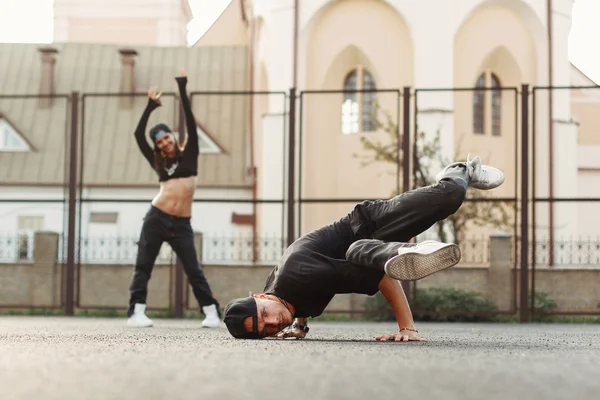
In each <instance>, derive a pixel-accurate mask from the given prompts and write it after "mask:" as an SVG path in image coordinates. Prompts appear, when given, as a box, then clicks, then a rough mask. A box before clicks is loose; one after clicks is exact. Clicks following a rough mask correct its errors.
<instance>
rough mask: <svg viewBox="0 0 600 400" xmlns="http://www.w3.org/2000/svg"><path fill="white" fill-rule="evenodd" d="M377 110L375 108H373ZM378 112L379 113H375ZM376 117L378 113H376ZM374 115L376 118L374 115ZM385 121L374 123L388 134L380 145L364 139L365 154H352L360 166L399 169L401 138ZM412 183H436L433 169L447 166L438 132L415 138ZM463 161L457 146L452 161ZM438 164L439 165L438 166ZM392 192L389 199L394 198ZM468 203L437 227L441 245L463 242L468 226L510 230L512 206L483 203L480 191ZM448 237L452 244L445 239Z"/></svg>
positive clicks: (389, 120) (471, 194)
mask: <svg viewBox="0 0 600 400" xmlns="http://www.w3.org/2000/svg"><path fill="white" fill-rule="evenodd" d="M376 108H378V107H376ZM377 111H380V112H381V110H377ZM377 114H379V113H377ZM377 114H375V115H377ZM383 115H384V116H385V120H384V121H383V122H382V121H379V120H378V121H377V129H378V130H383V131H384V132H386V133H387V135H386V139H385V140H384V141H379V140H378V139H376V138H375V137H374V136H372V135H369V136H363V137H361V138H360V141H361V143H362V145H363V147H364V149H365V150H366V151H365V153H364V154H362V155H358V154H354V157H357V158H360V159H362V164H363V166H366V165H370V164H373V163H379V162H385V163H393V164H394V165H397V164H398V167H399V168H400V167H401V166H402V155H401V153H400V154H399V149H400V146H401V143H402V134H400V135H397V129H398V127H397V125H396V123H395V122H394V121H393V119H392V118H391V116H390V114H389V113H388V112H383ZM398 136H399V137H398ZM412 154H413V182H414V185H415V186H416V187H423V186H427V185H431V184H433V183H435V174H436V173H437V171H432V169H433V167H434V165H435V166H437V165H448V164H450V163H451V160H447V159H444V157H443V156H442V154H441V145H440V132H439V131H438V132H436V135H435V137H434V138H433V139H431V140H429V141H428V140H427V137H426V135H425V133H424V132H419V133H418V134H417V140H416V142H415V143H413V150H412ZM461 156H462V157H464V155H461V152H460V143H459V146H457V151H456V152H455V159H460V157H461ZM438 163H439V164H438ZM397 194H398V193H396V192H395V191H394V192H393V193H392V194H391V195H392V196H395V195H397ZM468 198H469V199H470V200H473V201H468V202H465V203H464V204H463V206H462V207H461V208H460V209H459V210H458V211H457V212H456V213H454V214H452V215H451V216H449V217H448V218H447V219H445V220H444V221H439V222H438V223H437V224H436V231H437V234H438V236H439V239H440V240H441V241H443V242H449V241H454V242H455V243H457V244H458V243H460V242H461V241H462V240H464V239H465V234H466V229H467V227H468V224H469V223H471V224H473V225H475V226H486V225H491V226H493V227H494V228H498V229H509V228H510V226H511V224H512V218H513V216H514V204H511V203H507V202H492V201H482V200H485V199H486V198H488V199H489V197H488V196H487V195H486V192H482V191H480V190H473V191H469V196H468ZM448 234H450V235H451V237H452V239H453V240H450V239H451V238H450V237H449V236H448Z"/></svg>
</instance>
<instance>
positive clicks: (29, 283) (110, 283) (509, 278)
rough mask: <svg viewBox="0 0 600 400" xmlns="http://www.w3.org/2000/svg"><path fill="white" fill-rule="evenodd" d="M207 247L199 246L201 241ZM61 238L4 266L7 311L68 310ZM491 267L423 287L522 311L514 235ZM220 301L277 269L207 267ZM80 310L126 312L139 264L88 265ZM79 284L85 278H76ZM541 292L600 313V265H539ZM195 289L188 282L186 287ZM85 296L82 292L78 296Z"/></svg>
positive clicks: (163, 292) (160, 277) (161, 293)
mask: <svg viewBox="0 0 600 400" xmlns="http://www.w3.org/2000/svg"><path fill="white" fill-rule="evenodd" d="M197 243H199V241H197ZM57 248H58V236H57V235H56V234H55V233H49V232H38V233H37V234H36V235H35V250H34V261H33V262H30V263H21V264H0V288H1V290H0V307H4V308H9V307H32V308H33V307H52V306H60V304H61V296H62V295H61V293H63V294H64V290H63V285H62V282H63V278H64V271H65V267H64V265H61V264H58V263H57V262H56V259H57V258H56V256H57ZM490 251H491V261H490V266H489V267H464V266H460V265H459V266H456V267H454V268H452V269H449V270H446V271H444V272H441V273H438V274H435V275H431V276H429V277H427V278H425V279H423V280H421V281H419V282H418V284H417V285H418V287H419V288H427V287H434V286H446V287H455V288H459V289H464V290H471V291H476V292H479V293H482V294H485V295H490V296H491V297H492V298H493V299H494V300H495V302H496V305H497V306H498V308H499V310H501V311H510V310H513V309H514V299H515V298H516V296H515V293H514V290H513V288H514V287H518V286H515V285H518V279H517V282H515V280H514V279H515V272H518V271H517V270H515V269H513V268H512V265H511V261H510V260H511V254H512V246H511V237H510V235H509V234H496V235H493V236H492V237H491V249H490ZM203 268H204V270H205V272H206V276H207V278H208V280H209V282H210V284H211V286H212V289H213V292H214V294H215V297H216V298H217V300H218V301H219V302H220V304H221V307H224V306H225V305H226V304H227V302H228V301H229V300H231V299H233V298H236V297H245V296H248V294H249V292H253V293H260V292H261V291H262V289H263V286H264V282H265V280H266V277H267V275H268V274H269V272H270V271H271V268H272V267H271V266H264V265H255V266H223V265H205V266H203ZM80 271H81V278H80V279H79V281H80V284H81V292H80V293H79V305H80V308H115V309H125V308H126V307H127V302H128V296H129V295H128V287H129V282H130V279H131V274H132V272H133V266H132V265H82V266H81V268H80ZM174 277H175V269H174V267H172V266H156V267H155V269H154V271H153V275H152V279H151V281H150V286H149V296H148V306H149V308H152V309H168V308H172V307H173V304H174V302H173V299H174V293H175V290H174V280H175V279H174ZM76 281H77V277H76ZM535 282H536V290H538V291H544V292H548V293H549V294H550V295H551V296H552V297H553V298H554V299H555V300H556V302H557V304H558V308H559V309H560V310H569V311H575V310H587V311H590V310H595V309H596V305H597V303H598V302H599V301H600V285H598V282H600V268H589V269H575V268H539V269H537V271H536V276H535ZM186 286H187V285H186ZM76 296H77V294H76ZM186 297H187V304H188V307H189V309H192V310H198V305H197V303H196V301H195V299H194V297H193V294H192V292H191V290H190V288H189V287H188V288H187V295H186ZM365 299H366V296H363V295H339V296H336V298H335V299H334V301H332V302H331V303H330V304H329V306H328V307H327V309H326V311H328V312H335V311H360V310H361V309H362V306H363V303H364V300H365Z"/></svg>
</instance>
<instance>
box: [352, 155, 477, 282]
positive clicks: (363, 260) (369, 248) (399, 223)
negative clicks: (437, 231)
mask: <svg viewBox="0 0 600 400" xmlns="http://www.w3.org/2000/svg"><path fill="white" fill-rule="evenodd" d="M469 182H470V178H469V174H468V172H467V169H466V167H465V165H464V164H458V165H456V166H454V167H451V168H449V169H448V170H447V171H446V172H445V174H444V177H443V178H442V179H440V181H439V182H438V183H437V184H435V185H432V186H426V187H423V188H420V189H416V190H412V191H409V192H405V193H402V194H400V195H398V196H396V197H394V198H392V199H389V200H377V201H365V202H363V203H360V204H359V205H357V206H356V207H355V208H354V210H353V211H352V213H350V215H349V216H348V219H349V222H350V226H351V228H352V231H353V233H354V235H355V241H354V242H353V243H352V244H351V245H350V246H349V248H348V249H347V251H346V260H347V261H349V262H351V263H353V264H358V265H361V266H365V267H368V268H375V269H377V270H380V271H383V270H384V265H385V263H386V261H387V260H389V259H390V257H392V256H394V255H397V254H398V248H400V247H403V246H414V245H413V244H409V243H406V242H408V241H409V240H410V239H412V238H413V237H415V236H417V235H419V234H420V233H423V232H425V231H426V230H427V229H429V228H430V227H431V226H433V224H435V223H436V222H438V221H441V220H443V219H445V218H447V217H448V216H450V215H452V214H454V213H455V212H456V211H457V210H458V209H459V208H460V206H461V205H462V203H463V201H464V199H465V196H466V193H467V187H468V184H469Z"/></svg>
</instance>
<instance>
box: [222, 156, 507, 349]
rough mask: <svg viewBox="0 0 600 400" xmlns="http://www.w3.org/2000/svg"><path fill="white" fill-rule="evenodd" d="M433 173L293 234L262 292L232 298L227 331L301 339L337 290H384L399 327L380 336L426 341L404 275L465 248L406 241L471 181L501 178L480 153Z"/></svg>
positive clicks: (414, 276)
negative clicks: (430, 178)
mask: <svg viewBox="0 0 600 400" xmlns="http://www.w3.org/2000/svg"><path fill="white" fill-rule="evenodd" d="M436 178H437V179H436V180H437V183H436V184H435V185H432V186H427V187H423V188H420V189H417V190H413V191H409V192H406V193H403V194H400V195H398V196H396V197H394V198H392V199H389V200H376V201H364V202H362V203H360V204H358V205H356V207H355V208H354V209H353V210H352V212H350V213H349V214H348V215H346V216H345V217H343V218H342V219H340V220H338V221H336V222H333V223H332V224H330V225H327V226H325V227H322V228H320V229H318V230H315V231H313V232H311V233H308V234H306V235H304V236H302V237H301V238H299V239H298V240H296V241H295V242H294V243H292V244H291V245H290V246H289V247H288V249H287V250H286V251H285V253H284V254H283V256H282V258H281V260H280V263H279V265H277V266H276V267H275V268H274V269H273V270H272V271H271V273H270V275H269V276H268V278H267V282H266V286H265V288H264V293H259V294H254V295H253V296H250V297H247V298H242V299H235V300H232V301H230V302H229V304H227V306H226V308H225V313H224V322H225V324H226V325H227V328H228V330H229V333H230V334H231V335H232V336H233V337H235V338H246V339H259V338H263V337H267V336H276V337H278V338H286V337H294V338H304V337H305V336H306V333H307V332H308V325H307V319H308V317H313V318H314V317H316V316H319V315H321V313H322V312H323V310H324V309H325V307H326V306H327V304H329V302H330V301H331V300H332V299H333V297H334V296H335V295H336V294H338V293H360V294H367V295H371V296H372V295H374V294H376V293H377V292H378V291H381V292H382V293H383V295H384V297H385V298H386V300H387V301H388V303H389V304H390V306H391V308H392V311H393V313H394V316H395V317H396V321H397V323H398V329H399V330H398V332H397V333H394V334H390V335H382V336H378V337H377V338H376V339H377V340H381V341H387V340H395V341H411V340H414V341H422V340H423V339H422V338H421V337H419V336H418V335H417V333H418V332H417V330H416V329H415V326H414V321H413V317H412V313H411V310H410V307H409V305H408V301H407V299H406V296H405V294H404V291H403V290H402V286H401V285H400V282H399V281H404V280H406V281H410V280H418V279H422V278H424V277H426V276H428V275H431V274H433V273H434V272H437V271H441V270H444V269H447V268H450V267H452V266H454V265H456V264H457V263H458V262H459V261H460V250H459V248H458V246H457V245H455V244H448V243H441V242H436V241H425V242H422V243H419V244H409V243H407V242H408V241H409V240H410V239H411V238H413V237H415V236H417V235H418V234H420V233H422V232H424V231H425V230H427V229H428V228H429V227H431V226H432V225H433V224H435V223H436V222H437V221H440V220H443V219H445V218H447V217H448V216H449V215H452V214H453V213H455V212H456V211H457V210H458V209H459V207H460V206H461V204H462V203H463V201H464V199H465V195H466V192H467V188H468V187H469V186H470V187H473V188H477V189H482V190H489V189H493V188H496V187H498V186H500V185H501V184H502V183H503V182H504V175H503V173H502V172H501V171H500V170H498V169H497V168H493V167H490V166H487V165H482V164H481V159H480V158H479V157H475V158H474V159H473V160H472V161H471V160H469V157H467V161H466V162H456V163H453V164H451V165H449V166H447V167H446V168H445V169H444V170H443V171H442V172H440V173H439V174H438V176H437V177H436ZM294 319H295V321H294ZM292 322H293V324H292ZM290 325H292V328H291V329H289V330H285V331H284V328H286V327H288V326H290Z"/></svg>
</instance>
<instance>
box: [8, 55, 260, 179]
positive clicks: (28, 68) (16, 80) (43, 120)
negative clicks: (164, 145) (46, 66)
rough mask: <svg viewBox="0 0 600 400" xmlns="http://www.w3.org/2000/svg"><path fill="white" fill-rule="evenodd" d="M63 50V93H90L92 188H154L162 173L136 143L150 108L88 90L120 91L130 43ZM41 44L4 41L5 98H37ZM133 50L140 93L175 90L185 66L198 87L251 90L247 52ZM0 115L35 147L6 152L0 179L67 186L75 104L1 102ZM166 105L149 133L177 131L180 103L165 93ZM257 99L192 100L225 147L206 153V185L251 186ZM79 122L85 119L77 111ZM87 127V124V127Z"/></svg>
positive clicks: (142, 100)
mask: <svg viewBox="0 0 600 400" xmlns="http://www.w3.org/2000/svg"><path fill="white" fill-rule="evenodd" d="M51 46H52V47H54V48H56V49H57V50H58V54H57V56H56V64H55V92H56V93H58V94H69V93H71V92H72V91H79V92H80V94H81V95H83V94H86V95H85V110H84V118H85V121H84V125H83V130H84V133H85V140H84V147H85V151H84V184H85V185H94V186H125V187H127V186H148V185H152V186H155V185H157V184H158V179H157V177H156V174H155V173H154V171H153V170H152V169H151V167H150V166H149V165H148V163H147V161H146V160H145V159H144V158H143V157H142V155H141V153H140V151H139V150H138V148H137V145H136V143H135V139H134V137H133V132H134V129H135V127H136V125H137V122H138V120H139V118H140V116H141V114H142V111H143V109H144V108H145V106H146V103H147V97H146V96H145V95H142V96H138V97H136V98H135V100H134V102H133V106H132V107H130V108H127V107H122V106H121V103H120V99H119V98H118V97H93V96H89V95H88V94H89V93H99V92H102V93H106V92H110V93H117V92H119V91H120V80H121V68H122V66H121V58H120V57H121V56H120V54H119V49H120V48H122V46H117V45H103V44H77V43H65V44H52V45H51ZM40 47H42V46H41V45H39V44H0V94H1V95H7V94H33V95H35V94H38V92H39V87H40V82H41V69H42V68H41V67H42V62H41V54H40V53H39V51H38V49H39V48H40ZM134 49H135V50H136V51H137V53H138V55H137V56H136V57H135V85H136V92H141V93H145V92H146V91H147V89H148V87H149V86H158V87H159V88H160V89H162V90H163V91H164V92H165V93H166V92H173V93H176V92H177V84H176V82H175V79H174V78H175V77H176V76H177V75H178V74H179V71H180V68H181V67H183V68H185V69H186V71H187V75H188V85H187V88H188V93H191V92H192V91H244V90H248V86H249V82H248V73H247V61H246V60H247V48H246V47H245V46H230V47H208V48H184V47H143V46H136V47H134ZM1 95H0V114H2V115H4V116H6V118H7V119H8V120H10V122H11V123H12V124H14V125H15V126H16V127H18V128H19V133H20V134H22V135H23V136H24V139H25V140H26V141H27V142H28V143H30V144H31V146H32V148H33V149H34V151H32V152H27V153H10V152H0V182H3V183H4V184H63V183H64V182H65V180H66V178H65V176H66V170H65V165H67V164H66V163H65V151H66V150H68V146H67V142H66V136H65V131H66V128H67V126H68V125H70V117H69V119H68V121H67V108H68V107H67V106H68V105H67V102H66V101H65V100H63V99H57V100H55V102H54V105H53V106H52V108H49V109H44V108H40V107H38V101H37V99H32V98H29V99H5V98H4V99H3V98H1ZM161 99H162V103H163V107H160V108H159V109H157V110H155V111H154V112H153V114H152V115H151V117H150V120H149V122H148V128H147V129H150V127H151V126H153V125H154V124H156V123H159V122H164V123H166V124H168V125H169V126H170V127H171V128H172V129H173V130H177V127H178V124H177V123H176V119H177V116H176V113H175V109H176V102H175V98H174V97H173V96H171V97H169V96H167V95H166V94H165V95H163V97H162V98H161ZM248 105H249V97H248V96H244V95H212V96H198V95H194V96H192V107H193V111H194V114H195V117H196V119H197V122H198V123H199V124H200V125H201V126H202V128H203V129H204V130H205V131H207V133H209V134H210V136H211V139H213V140H214V141H216V142H218V144H219V145H220V146H222V148H223V149H224V152H223V153H221V154H201V155H200V157H199V159H198V180H197V183H198V186H205V187H206V186H211V187H231V186H236V187H241V186H248V185H249V184H250V178H249V177H248V174H247V158H248V156H247V155H248V154H249V149H248V146H249V140H248V136H247V135H248V132H247V131H248V129H247V126H248V119H249V118H248V117H249V113H248V111H249V110H248ZM79 117H80V118H79V121H80V122H81V113H80V115H79ZM80 129H81V128H80Z"/></svg>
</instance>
